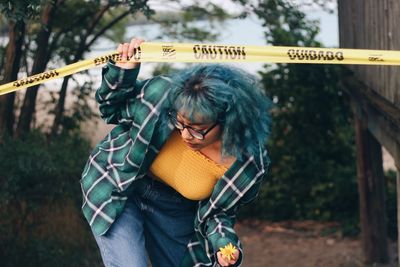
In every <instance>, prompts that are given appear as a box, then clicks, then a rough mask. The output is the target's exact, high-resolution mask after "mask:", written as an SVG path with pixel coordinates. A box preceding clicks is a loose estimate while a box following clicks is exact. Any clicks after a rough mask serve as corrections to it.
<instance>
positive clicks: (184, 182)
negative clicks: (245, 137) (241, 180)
mask: <svg viewBox="0 0 400 267" xmlns="http://www.w3.org/2000/svg"><path fill="white" fill-rule="evenodd" d="M226 170H227V167H225V166H223V165H219V164H218V163H216V162H214V161H212V160H211V159H209V158H207V157H206V156H204V155H203V154H201V153H200V152H198V151H194V150H191V149H190V148H189V147H187V145H185V143H184V142H183V140H182V138H181V136H180V134H179V133H178V132H177V131H174V132H173V133H172V135H171V137H170V138H169V139H168V140H167V142H166V143H165V145H164V146H163V147H162V149H161V151H160V153H159V154H158V155H157V157H156V159H155V160H154V162H153V163H152V165H151V167H150V175H151V176H155V177H156V178H158V179H160V180H161V181H163V182H164V183H166V184H168V185H169V186H171V187H172V188H174V189H175V190H176V191H178V192H179V193H180V194H181V195H183V196H184V197H186V198H188V199H191V200H202V199H205V198H207V197H209V196H210V195H211V192H212V190H213V188H214V185H215V183H216V182H217V181H218V179H219V178H220V177H221V176H222V175H223V174H224V173H225V172H226Z"/></svg>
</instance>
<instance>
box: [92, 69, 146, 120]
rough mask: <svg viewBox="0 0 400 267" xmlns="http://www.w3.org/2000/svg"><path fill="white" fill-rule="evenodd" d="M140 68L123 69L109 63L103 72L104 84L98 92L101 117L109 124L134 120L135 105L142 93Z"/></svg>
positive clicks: (102, 83) (97, 97)
mask: <svg viewBox="0 0 400 267" xmlns="http://www.w3.org/2000/svg"><path fill="white" fill-rule="evenodd" d="M138 74H139V67H137V68H134V69H122V68H119V67H118V66H116V65H114V64H113V63H112V62H109V63H108V64H107V65H106V66H105V67H103V71H102V82H101V85H100V88H99V89H98V90H97V91H96V101H97V102H98V103H99V105H100V106H99V109H100V114H101V117H102V118H103V119H104V120H105V122H106V123H108V124H120V123H124V122H129V121H131V119H132V114H134V112H133V110H132V109H133V103H134V102H135V98H136V95H137V94H138V92H139V91H140V87H141V83H140V82H139V81H137V76H138Z"/></svg>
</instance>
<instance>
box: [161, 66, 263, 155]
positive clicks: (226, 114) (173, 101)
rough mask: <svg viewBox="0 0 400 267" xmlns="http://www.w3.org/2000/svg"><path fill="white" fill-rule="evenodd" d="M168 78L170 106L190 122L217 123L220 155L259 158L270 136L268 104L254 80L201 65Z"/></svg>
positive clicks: (224, 68)
mask: <svg viewBox="0 0 400 267" xmlns="http://www.w3.org/2000/svg"><path fill="white" fill-rule="evenodd" d="M171 78H172V81H173V90H172V92H171V94H170V95H169V101H168V102H169V103H170V104H169V106H170V107H172V109H174V111H177V112H179V113H181V114H182V115H184V116H185V117H187V118H188V119H190V120H191V121H196V122H198V121H202V122H205V121H206V122H215V121H218V122H219V123H220V124H221V126H222V156H235V157H236V158H238V159H242V158H243V156H244V155H247V156H252V155H258V153H259V151H260V146H264V145H265V142H266V141H267V138H268V136H269V134H270V125H271V117H270V114H269V109H270V107H271V102H270V101H269V99H268V98H267V97H266V96H265V95H264V94H263V93H262V91H261V89H260V86H259V84H258V82H257V79H256V77H254V76H253V75H251V74H249V73H247V72H245V71H243V70H241V69H239V68H236V67H232V66H228V65H222V64H204V65H203V64H202V65H196V66H194V67H191V68H188V69H184V70H182V71H179V72H178V73H176V74H175V75H174V76H172V77H171Z"/></svg>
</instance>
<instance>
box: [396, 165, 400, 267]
mask: <svg viewBox="0 0 400 267" xmlns="http://www.w3.org/2000/svg"><path fill="white" fill-rule="evenodd" d="M399 166H400V165H396V170H397V176H396V178H397V179H396V189H397V190H396V192H397V233H398V234H397V261H398V262H397V264H398V266H400V234H399V233H400V167H399Z"/></svg>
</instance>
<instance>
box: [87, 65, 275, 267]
mask: <svg viewBox="0 0 400 267" xmlns="http://www.w3.org/2000/svg"><path fill="white" fill-rule="evenodd" d="M138 73H139V68H136V69H132V70H124V69H120V68H118V67H116V66H114V65H113V64H111V63H109V64H108V65H107V66H105V67H104V68H103V80H102V84H101V86H100V88H99V89H98V90H97V92H96V100H97V101H98V102H99V104H100V112H101V115H102V118H103V119H104V120H105V121H106V122H107V123H112V124H117V126H116V127H115V128H114V129H113V130H112V131H111V132H110V133H109V134H108V135H107V136H106V137H105V138H104V139H103V140H102V141H101V142H100V143H99V144H98V145H97V146H96V147H95V149H94V150H93V152H92V153H91V155H90V157H89V160H88V162H87V163H86V166H85V169H84V171H83V174H82V179H81V188H82V192H83V205H82V210H83V214H84V216H85V217H86V219H87V221H88V222H89V224H90V226H91V227H92V230H93V231H94V232H95V233H96V234H98V235H101V234H104V233H105V232H106V231H107V230H108V228H109V227H110V226H111V224H112V223H113V221H114V220H115V219H116V218H117V217H118V215H119V214H121V212H122V210H123V207H124V204H125V201H126V199H127V197H128V196H129V194H130V193H131V191H132V188H133V187H134V186H135V181H137V180H138V179H140V178H142V177H144V176H145V175H146V173H147V171H148V169H149V167H150V165H151V163H152V162H153V160H154V159H155V157H156V156H157V154H158V152H159V151H160V149H161V147H162V145H163V144H164V143H165V141H166V139H165V138H164V139H165V140H163V138H162V137H161V136H163V135H160V134H159V133H160V131H161V130H163V131H164V132H165V131H166V132H167V133H168V132H169V133H171V132H172V131H173V127H172V125H168V126H163V127H167V129H160V128H161V124H160V120H159V117H160V112H161V110H162V109H163V108H165V105H166V103H167V101H165V100H166V98H167V96H168V93H169V91H170V90H171V86H170V85H171V81H170V80H169V79H168V78H166V77H162V76H158V77H155V78H153V79H150V80H146V81H143V82H139V81H137V80H136V78H137V75H138ZM268 164H269V159H268V156H267V152H266V150H265V149H264V148H260V154H259V155H258V156H256V157H250V158H247V159H246V160H243V161H236V162H235V163H234V164H233V165H232V167H231V168H229V169H228V171H227V172H226V173H225V174H224V175H223V176H222V177H221V178H220V179H219V181H218V182H217V184H216V185H215V187H214V189H213V192H212V194H211V196H210V198H208V199H206V200H203V201H199V204H198V211H197V216H196V218H195V232H196V234H195V236H194V237H193V239H192V240H191V242H190V243H189V244H188V249H187V253H186V255H185V257H184V259H183V262H182V266H185V267H187V266H217V263H216V258H215V254H216V252H217V251H218V250H219V248H220V247H222V246H225V245H226V244H228V243H229V242H231V243H232V244H233V245H235V246H237V247H239V248H240V249H241V245H240V242H239V240H238V237H237V235H236V233H235V231H234V229H233V226H234V222H235V213H236V210H237V208H238V207H239V205H240V204H244V203H247V202H250V201H251V200H253V199H254V198H255V197H256V196H257V193H258V191H259V188H260V185H261V181H262V178H263V177H264V176H265V173H266V169H267V167H268ZM240 262H241V260H239V261H238V263H237V264H236V265H237V266H239V265H240Z"/></svg>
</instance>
